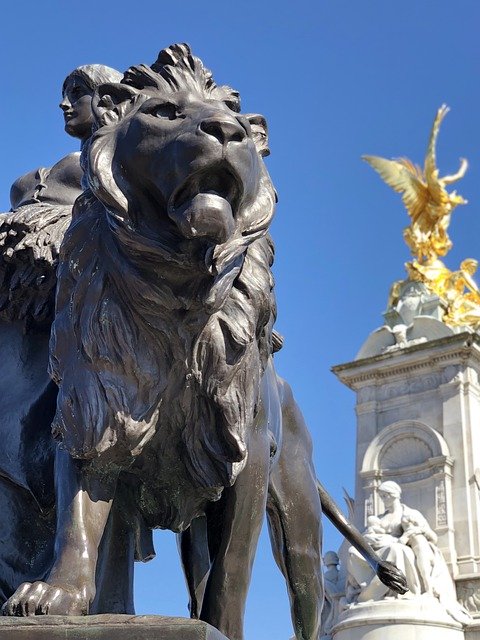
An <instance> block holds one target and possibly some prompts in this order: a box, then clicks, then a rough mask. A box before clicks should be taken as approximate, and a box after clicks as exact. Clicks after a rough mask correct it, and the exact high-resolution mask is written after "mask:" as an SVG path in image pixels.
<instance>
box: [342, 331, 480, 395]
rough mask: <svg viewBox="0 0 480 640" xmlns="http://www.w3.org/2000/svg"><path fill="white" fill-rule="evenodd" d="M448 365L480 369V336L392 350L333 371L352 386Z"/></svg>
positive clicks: (455, 337) (464, 335)
mask: <svg viewBox="0 0 480 640" xmlns="http://www.w3.org/2000/svg"><path fill="white" fill-rule="evenodd" d="M448 364H461V365H464V366H465V365H466V364H470V365H471V366H477V367H478V368H479V369H480V336H479V335H478V334H474V333H471V332H462V333H458V334H455V335H452V336H448V337H446V338H440V339H438V340H431V341H429V342H423V343H421V344H415V345H412V346H410V347H408V346H407V347H405V348H403V349H399V350H398V351H393V352H390V353H385V354H381V355H378V356H373V357H371V358H364V359H362V360H354V361H353V362H347V363H345V364H340V365H336V366H334V367H332V372H333V373H334V374H335V375H336V376H337V377H338V378H339V380H341V382H343V383H344V384H345V385H347V386H348V387H350V388H351V389H357V388H358V387H361V386H363V384H364V383H368V382H369V381H370V382H371V381H374V382H375V381H381V382H382V383H383V382H386V381H387V380H389V379H394V378H401V377H404V376H406V375H409V374H411V373H414V372H418V373H421V371H422V370H426V371H429V372H430V373H431V372H432V371H434V370H439V369H442V368H444V367H446V366H447V365H448Z"/></svg>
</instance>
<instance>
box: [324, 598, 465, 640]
mask: <svg viewBox="0 0 480 640" xmlns="http://www.w3.org/2000/svg"><path fill="white" fill-rule="evenodd" d="M332 638H333V640H440V639H441V640H464V639H465V634H464V627H463V625H462V624H460V623H459V622H456V621H455V620H453V618H451V617H450V616H449V615H448V613H447V612H446V611H445V609H444V608H443V607H442V606H441V605H440V603H439V602H437V601H436V600H434V599H433V598H431V599H430V598H428V599H427V598H418V599H417V598H416V599H412V600H399V599H393V598H392V599H391V600H390V599H389V600H383V601H382V602H368V603H364V604H357V605H355V606H353V607H352V608H351V609H348V610H347V611H344V612H343V613H342V614H341V615H340V618H339V621H338V623H337V624H336V625H335V627H334V629H333V633H332ZM472 640H473V638H472Z"/></svg>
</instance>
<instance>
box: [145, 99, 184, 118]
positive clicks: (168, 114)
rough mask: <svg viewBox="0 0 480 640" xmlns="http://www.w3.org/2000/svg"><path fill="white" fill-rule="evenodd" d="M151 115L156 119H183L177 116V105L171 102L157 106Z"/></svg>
mask: <svg viewBox="0 0 480 640" xmlns="http://www.w3.org/2000/svg"><path fill="white" fill-rule="evenodd" d="M151 114H152V115H153V116H155V117H156V118H166V119H167V120H176V118H181V117H183V116H182V115H180V114H179V112H178V107H177V105H176V104H173V103H172V102H164V103H163V104H157V105H156V106H155V107H154V108H153V109H152V110H151Z"/></svg>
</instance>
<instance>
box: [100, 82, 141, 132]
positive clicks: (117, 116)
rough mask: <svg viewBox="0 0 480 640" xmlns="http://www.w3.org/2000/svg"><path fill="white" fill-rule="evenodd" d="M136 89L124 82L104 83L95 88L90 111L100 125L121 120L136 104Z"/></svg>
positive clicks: (137, 95)
mask: <svg viewBox="0 0 480 640" xmlns="http://www.w3.org/2000/svg"><path fill="white" fill-rule="evenodd" d="M138 98H139V94H138V91H137V90H136V89H134V88H133V87H129V86H128V85H126V84H122V83H120V82H118V83H116V82H115V83H114V82H111V83H105V84H101V85H99V86H98V87H97V88H96V89H95V93H94V94H93V96H92V111H93V115H94V116H95V120H96V121H97V123H98V125H99V126H100V127H103V126H104V125H108V124H112V123H115V122H118V121H119V120H121V119H122V118H123V117H124V116H125V115H126V114H127V113H128V112H129V111H130V110H131V108H132V107H133V106H134V105H135V104H136V102H137V100H138Z"/></svg>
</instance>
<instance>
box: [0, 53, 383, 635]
mask: <svg viewBox="0 0 480 640" xmlns="http://www.w3.org/2000/svg"><path fill="white" fill-rule="evenodd" d="M92 110H93V113H94V116H95V130H94V133H93V135H92V136H91V138H90V139H89V140H88V142H87V143H86V144H85V145H84V147H83V151H82V166H83V169H84V175H85V178H86V182H87V184H88V187H87V188H85V190H84V191H83V193H82V194H81V195H80V196H79V197H78V198H77V200H76V202H75V204H74V207H73V213H72V221H71V224H70V226H69V227H68V229H67V230H66V232H65V236H64V239H63V242H62V245H61V250H60V257H59V264H58V269H57V274H56V275H57V294H56V307H55V318H54V321H53V325H52V331H51V340H50V365H49V369H50V375H51V377H52V378H53V380H54V381H55V382H56V384H57V385H58V396H57V403H56V412H55V416H54V418H53V424H52V430H53V434H54V437H55V439H56V440H57V441H58V443H59V446H58V447H57V448H56V450H55V487H56V491H55V493H56V495H55V499H56V513H57V524H56V532H55V543H54V558H53V564H52V566H51V568H50V570H49V571H48V572H47V574H46V575H42V576H39V578H40V581H37V582H26V583H23V584H22V585H20V586H19V587H18V589H17V590H16V592H15V593H14V594H13V596H11V597H10V598H9V599H8V600H7V602H6V604H5V606H4V613H6V614H9V615H33V614H66V615H84V614H87V613H92V612H108V611H117V612H120V611H126V612H130V611H132V610H133V604H132V596H131V594H132V586H133V584H132V580H133V571H132V567H133V560H134V557H136V558H141V559H146V558H148V557H150V556H151V555H152V553H153V551H152V546H151V538H150V530H151V529H152V528H155V527H161V528H168V529H171V530H173V531H176V532H177V533H178V535H179V536H180V549H181V557H182V563H183V566H184V571H185V575H186V579H187V584H188V588H189V593H190V612H191V615H192V616H193V617H199V618H201V619H202V620H204V621H206V622H209V623H210V624H212V625H213V626H215V627H217V628H218V629H219V630H220V631H222V632H223V633H224V634H225V635H226V636H227V637H228V638H230V640H241V638H242V637H243V614H244V608H245V600H246V595H247V590H248V585H249V581H250V574H251V568H252V564H253V559H254V554H255V550H256V545H257V540H258V535H259V532H260V528H261V525H262V522H263V517H264V514H265V512H267V516H268V521H269V527H270V533H271V540H272V547H273V550H274V555H275V559H276V561H277V563H278V565H279V567H280V569H281V571H282V572H283V574H284V576H285V578H286V582H287V586H288V589H289V595H290V600H291V606H292V619H293V624H294V628H295V634H296V637H297V639H298V640H316V639H317V637H318V634H319V625H320V613H321V607H322V602H323V588H322V576H321V570H320V558H321V504H320V498H319V488H318V487H317V481H316V477H315V473H314V469H313V464H312V452H311V441H310V437H309V434H308V431H307V429H306V426H305V423H304V421H303V418H302V416H301V413H300V411H299V409H298V407H297V405H296V403H295V401H294V399H293V395H292V392H291V390H290V388H289V386H288V384H287V383H286V382H285V381H283V380H281V379H280V378H278V377H277V375H276V373H275V370H274V366H273V357H272V356H273V351H274V349H275V345H276V346H277V347H278V346H279V344H278V342H279V340H278V336H277V335H276V334H275V333H274V332H273V324H274V321H275V316H276V307H275V297H274V292H273V278H272V274H271V265H272V262H273V245H272V242H271V239H270V237H269V235H268V228H269V224H270V221H271V219H272V216H273V213H274V207H275V202H276V193H275V190H274V188H273V185H272V183H271V180H270V177H269V175H268V172H267V170H266V168H265V165H264V162H263V159H262V157H263V156H264V155H266V154H267V152H268V144H267V130H266V123H265V120H264V118H263V117H262V116H259V115H257V114H246V115H245V114H241V112H240V102H239V95H238V93H237V92H235V91H234V90H232V89H231V88H229V87H226V86H218V85H217V84H216V83H215V82H214V81H213V78H212V75H211V73H210V72H209V71H208V70H207V69H206V68H205V67H204V66H203V64H202V63H201V61H200V60H199V59H198V58H196V57H194V56H193V55H192V54H191V51H190V49H189V47H188V46H187V45H172V46H171V47H169V48H167V49H165V50H163V51H161V52H160V54H159V56H158V58H157V60H156V62H155V63H154V64H152V65H151V66H150V67H149V66H145V65H140V66H135V67H131V68H130V69H129V70H128V71H127V72H126V73H125V75H124V77H123V79H122V81H121V82H118V83H117V82H114V83H104V84H101V85H100V86H98V87H97V88H96V90H95V93H94V95H93V98H92ZM320 494H322V489H321V488H320ZM322 501H323V502H324V503H325V504H326V505H327V514H328V515H329V517H331V518H333V520H334V521H336V523H337V524H339V526H340V528H341V529H342V532H343V533H344V534H345V535H347V537H349V539H351V540H352V542H354V544H356V545H357V546H358V547H359V548H361V549H362V550H363V552H364V553H365V554H366V555H367V556H368V557H369V558H370V560H371V561H372V563H375V562H377V560H378V559H375V558H374V557H373V555H372V553H371V550H369V549H367V548H366V545H365V544H364V543H363V542H362V540H361V537H360V536H359V534H358V532H354V531H353V530H352V529H351V528H350V526H349V525H348V523H346V521H344V519H343V521H342V519H341V514H339V512H338V509H337V508H336V507H335V505H333V503H331V501H330V502H329V498H328V496H325V495H323V496H322Z"/></svg>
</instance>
